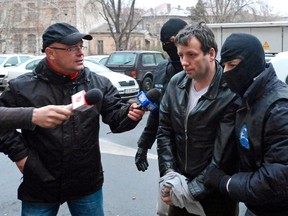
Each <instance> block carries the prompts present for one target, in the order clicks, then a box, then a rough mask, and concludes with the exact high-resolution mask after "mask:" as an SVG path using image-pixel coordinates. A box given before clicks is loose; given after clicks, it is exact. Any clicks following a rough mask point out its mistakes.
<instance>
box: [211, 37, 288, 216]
mask: <svg viewBox="0 0 288 216" xmlns="http://www.w3.org/2000/svg"><path fill="white" fill-rule="evenodd" d="M221 63H222V65H223V66H224V75H223V78H224V80H225V81H226V83H227V84H228V86H229V87H230V89H231V90H232V91H233V92H235V93H237V94H238V95H239V96H240V99H239V100H237V105H238V106H239V109H238V110H237V113H236V127H235V129H236V130H235V135H236V138H237V139H236V141H237V142H236V144H237V152H236V153H235V154H227V152H226V151H225V150H224V149H223V148H222V146H221V144H222V143H219V145H217V146H216V149H217V151H218V154H219V152H222V154H223V156H224V157H226V158H227V157H231V158H233V157H234V158H235V157H236V158H237V157H239V159H238V161H239V164H240V170H239V172H238V173H236V174H234V175H231V174H229V173H227V172H225V171H224V170H223V169H222V168H221V167H219V164H218V163H216V165H211V167H210V168H209V169H208V171H207V173H206V175H205V185H206V186H207V187H209V188H213V189H216V190H218V191H220V192H221V193H223V194H225V195H226V196H230V197H231V198H233V199H234V200H238V201H240V202H244V203H245V205H246V206H247V208H248V211H247V213H246V215H247V216H248V215H249V216H250V215H254V214H255V215H258V216H271V215H273V216H274V215H275V216H284V215H288V202H287V201H288V187H287V185H288V154H287V152H288V138H287V137H288V126H287V116H288V87H287V85H286V84H284V83H283V82H281V81H280V80H279V79H278V78H277V76H276V73H275V70H274V68H273V65H272V64H266V61H265V54H264V50H263V47H262V44H261V42H260V41H259V39H258V38H256V37H255V36H253V35H250V34H247V33H233V34H231V35H230V36H229V37H228V38H227V39H226V40H225V42H224V44H223V46H222V49H221ZM215 161H217V160H215ZM251 212H253V213H251Z"/></svg>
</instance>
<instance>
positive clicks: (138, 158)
mask: <svg viewBox="0 0 288 216" xmlns="http://www.w3.org/2000/svg"><path fill="white" fill-rule="evenodd" d="M147 152H148V149H144V148H138V150H137V152H136V155H135V164H136V166H137V169H138V171H142V172H145V170H147V169H148V166H149V164H148V161H147Z"/></svg>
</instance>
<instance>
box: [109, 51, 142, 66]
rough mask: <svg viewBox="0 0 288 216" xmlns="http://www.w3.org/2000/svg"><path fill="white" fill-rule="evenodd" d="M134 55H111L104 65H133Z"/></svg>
mask: <svg viewBox="0 0 288 216" xmlns="http://www.w3.org/2000/svg"><path fill="white" fill-rule="evenodd" d="M135 60H136V53H112V54H111V56H110V58H109V59H108V60H107V63H106V65H107V66H112V65H128V66H129V65H134V63H135Z"/></svg>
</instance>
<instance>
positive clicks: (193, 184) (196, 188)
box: [187, 170, 214, 200]
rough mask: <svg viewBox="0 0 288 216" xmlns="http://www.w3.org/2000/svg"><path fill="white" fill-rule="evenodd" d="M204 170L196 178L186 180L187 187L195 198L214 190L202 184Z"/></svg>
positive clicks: (200, 197) (202, 196)
mask: <svg viewBox="0 0 288 216" xmlns="http://www.w3.org/2000/svg"><path fill="white" fill-rule="evenodd" d="M205 173H206V170H204V171H202V172H201V173H200V174H199V175H198V176H197V177H196V178H194V179H193V180H192V181H190V182H188V183H187V184H188V189H189V191H190V193H191V194H192V197H193V198H194V199H195V200H201V199H203V198H205V197H206V196H208V195H209V194H211V193H212V192H213V191H214V190H213V189H211V188H207V187H205V186H204V182H203V181H204V174H205Z"/></svg>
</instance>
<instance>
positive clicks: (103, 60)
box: [84, 55, 109, 65]
mask: <svg viewBox="0 0 288 216" xmlns="http://www.w3.org/2000/svg"><path fill="white" fill-rule="evenodd" d="M108 57H109V55H90V56H85V57H84V59H85V60H89V61H92V62H98V63H100V64H102V65H105V63H106V62H107V59H108Z"/></svg>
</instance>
